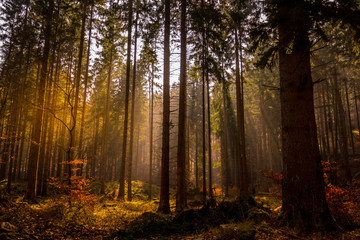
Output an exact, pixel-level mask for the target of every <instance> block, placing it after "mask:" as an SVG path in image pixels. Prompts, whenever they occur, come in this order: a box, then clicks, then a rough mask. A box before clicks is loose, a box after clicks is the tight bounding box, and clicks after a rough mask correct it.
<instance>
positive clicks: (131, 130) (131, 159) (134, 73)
mask: <svg viewBox="0 0 360 240" xmlns="http://www.w3.org/2000/svg"><path fill="white" fill-rule="evenodd" d="M138 18H139V10H138V9H136V17H135V36H134V41H135V44H134V66H133V68H134V69H133V75H132V89H131V120H130V146H129V156H128V175H127V184H128V192H127V200H128V201H131V199H132V190H131V178H132V176H131V175H132V161H133V152H134V146H133V145H134V128H135V91H136V50H137V38H138V36H137V34H138V33H137V31H138V30H137V26H138Z"/></svg>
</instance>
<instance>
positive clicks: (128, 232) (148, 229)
mask: <svg viewBox="0 0 360 240" xmlns="http://www.w3.org/2000/svg"><path fill="white" fill-rule="evenodd" d="M259 207H260V208H261V206H258V205H257V204H256V202H255V200H254V199H253V198H251V197H250V198H248V197H240V198H238V199H236V200H235V201H231V202H230V201H221V202H216V201H215V200H212V201H208V202H207V203H206V204H205V206H204V207H203V208H201V209H189V210H186V211H183V212H180V213H177V214H176V215H175V216H174V217H165V216H163V215H161V214H156V213H152V212H146V213H144V214H142V215H140V216H139V217H138V218H137V219H136V220H135V221H133V222H131V223H130V224H129V225H128V226H127V227H126V229H123V230H120V231H118V232H116V233H115V234H114V235H113V237H115V238H118V239H138V238H156V237H157V236H162V237H166V236H174V235H185V234H190V233H195V232H201V231H204V230H209V228H211V227H217V226H219V225H220V224H226V223H233V222H240V221H244V220H246V219H249V220H252V218H253V217H258V216H256V214H254V213H255V212H257V211H253V210H254V209H257V208H259Z"/></svg>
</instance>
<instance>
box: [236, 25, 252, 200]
mask: <svg viewBox="0 0 360 240" xmlns="http://www.w3.org/2000/svg"><path fill="white" fill-rule="evenodd" d="M240 38H241V37H240ZM239 50H240V63H239ZM235 60H236V66H235V68H236V69H235V71H236V79H235V81H236V112H237V113H236V120H237V133H238V141H239V153H240V154H239V156H238V157H240V159H239V173H240V176H239V178H240V179H239V180H240V189H239V190H240V194H248V188H249V186H248V176H247V166H246V153H245V120H244V97H243V96H244V90H243V88H244V85H243V69H242V68H243V67H242V46H241V39H240V44H239V40H238V33H237V28H236V27H235ZM239 64H241V66H239Z"/></svg>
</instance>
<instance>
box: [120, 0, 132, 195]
mask: <svg viewBox="0 0 360 240" xmlns="http://www.w3.org/2000/svg"><path fill="white" fill-rule="evenodd" d="M132 12H133V1H132V0H129V19H128V38H127V57H126V83H125V116H124V133H123V146H122V153H121V163H120V180H119V183H120V186H119V195H118V199H119V200H121V201H124V200H125V164H126V146H127V133H128V115H129V92H130V67H131V66H130V64H131V63H130V60H131V30H132V15H133V13H132Z"/></svg>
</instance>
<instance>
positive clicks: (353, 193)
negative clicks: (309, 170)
mask: <svg viewBox="0 0 360 240" xmlns="http://www.w3.org/2000/svg"><path fill="white" fill-rule="evenodd" d="M321 163H322V166H323V172H324V179H325V192H326V200H327V203H328V206H329V209H330V212H331V214H332V216H333V217H334V219H335V220H336V222H337V223H338V224H339V225H340V226H342V227H344V228H348V229H351V228H356V227H360V181H359V180H353V181H352V182H351V183H350V184H348V185H346V186H344V187H340V186H335V185H333V184H332V183H331V182H330V180H329V177H328V176H329V175H330V174H331V172H332V171H334V170H336V167H335V166H334V164H335V163H329V162H324V161H322V162H321ZM262 173H263V175H264V176H265V177H266V178H268V179H269V180H270V181H271V182H273V183H274V184H277V185H279V186H281V182H282V175H281V174H279V173H276V172H274V171H273V170H270V171H268V172H266V171H263V170H262ZM275 195H276V197H278V198H279V199H281V192H280V193H279V194H275Z"/></svg>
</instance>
